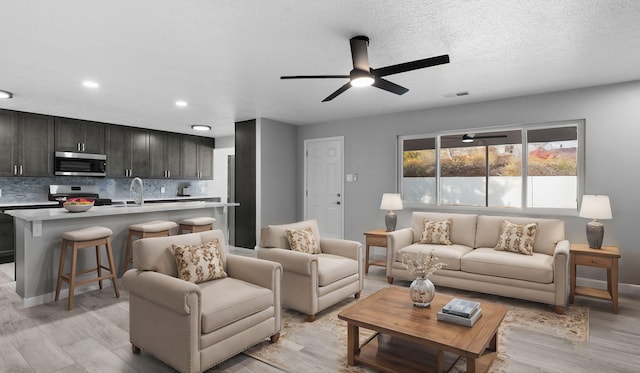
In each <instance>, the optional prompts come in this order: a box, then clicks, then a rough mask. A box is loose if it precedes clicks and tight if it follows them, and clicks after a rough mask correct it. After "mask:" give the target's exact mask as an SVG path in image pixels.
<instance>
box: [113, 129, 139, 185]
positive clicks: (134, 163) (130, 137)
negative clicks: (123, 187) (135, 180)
mask: <svg viewBox="0 0 640 373" xmlns="http://www.w3.org/2000/svg"><path fill="white" fill-rule="evenodd" d="M107 177H149V131H148V130H144V129H139V128H133V127H124V126H116V125H112V126H108V127H107Z"/></svg>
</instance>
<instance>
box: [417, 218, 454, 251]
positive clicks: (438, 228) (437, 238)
mask: <svg viewBox="0 0 640 373" xmlns="http://www.w3.org/2000/svg"><path fill="white" fill-rule="evenodd" d="M452 221H453V219H451V218H449V219H447V220H443V221H435V220H431V219H424V221H423V223H422V234H421V235H420V243H432V244H436V245H453V243H452V242H451V240H450V239H449V235H450V232H451V222H452Z"/></svg>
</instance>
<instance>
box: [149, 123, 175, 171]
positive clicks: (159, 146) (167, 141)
mask: <svg viewBox="0 0 640 373" xmlns="http://www.w3.org/2000/svg"><path fill="white" fill-rule="evenodd" d="M181 176H182V136H181V135H178V134H175V133H169V132H159V131H149V177H153V178H164V179H169V178H171V179H177V178H180V177H181Z"/></svg>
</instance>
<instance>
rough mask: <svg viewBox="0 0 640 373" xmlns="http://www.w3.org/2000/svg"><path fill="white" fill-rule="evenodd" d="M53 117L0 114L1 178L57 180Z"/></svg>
mask: <svg viewBox="0 0 640 373" xmlns="http://www.w3.org/2000/svg"><path fill="white" fill-rule="evenodd" d="M53 133H54V124H53V117H50V116H47V115H39V114H29V113H20V112H11V111H6V110H0V176H30V177H33V176H53V153H54V150H53V149H54V141H53V139H54V136H53Z"/></svg>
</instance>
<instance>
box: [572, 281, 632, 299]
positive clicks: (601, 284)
mask: <svg viewBox="0 0 640 373" xmlns="http://www.w3.org/2000/svg"><path fill="white" fill-rule="evenodd" d="M576 285H578V286H586V287H590V288H595V289H602V290H606V289H607V281H604V280H594V279H590V278H584V277H578V278H576ZM618 294H626V295H637V296H640V285H635V284H626V283H620V284H618Z"/></svg>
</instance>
